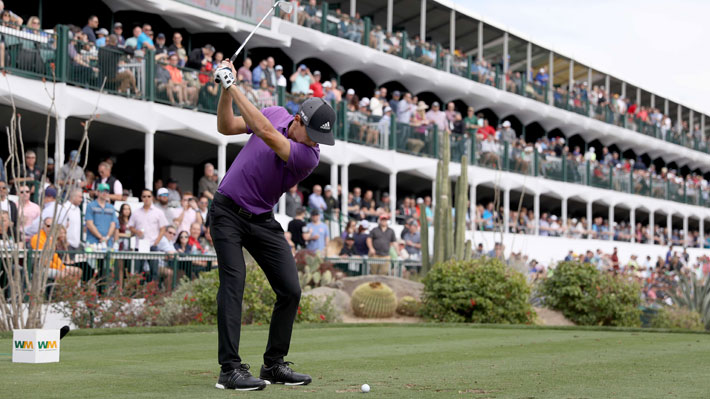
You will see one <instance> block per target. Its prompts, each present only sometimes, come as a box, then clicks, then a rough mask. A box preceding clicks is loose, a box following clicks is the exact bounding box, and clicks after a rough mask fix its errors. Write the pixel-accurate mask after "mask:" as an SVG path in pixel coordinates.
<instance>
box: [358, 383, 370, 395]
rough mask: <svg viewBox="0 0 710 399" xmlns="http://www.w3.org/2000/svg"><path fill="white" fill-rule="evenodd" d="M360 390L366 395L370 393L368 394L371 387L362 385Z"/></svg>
mask: <svg viewBox="0 0 710 399" xmlns="http://www.w3.org/2000/svg"><path fill="white" fill-rule="evenodd" d="M360 390H361V391H362V392H364V393H368V392H370V386H369V385H367V384H362V386H361V387H360Z"/></svg>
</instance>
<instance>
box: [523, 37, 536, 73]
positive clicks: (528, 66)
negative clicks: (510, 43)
mask: <svg viewBox="0 0 710 399" xmlns="http://www.w3.org/2000/svg"><path fill="white" fill-rule="evenodd" d="M531 69H532V43H530V42H528V45H527V54H526V55H525V79H527V82H530V81H532V79H533V77H534V75H533V74H532V70H531ZM528 75H530V76H528Z"/></svg>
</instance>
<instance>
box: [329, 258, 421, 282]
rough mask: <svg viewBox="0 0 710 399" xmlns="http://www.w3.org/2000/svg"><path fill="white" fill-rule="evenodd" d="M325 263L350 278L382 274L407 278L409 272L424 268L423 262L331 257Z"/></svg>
mask: <svg viewBox="0 0 710 399" xmlns="http://www.w3.org/2000/svg"><path fill="white" fill-rule="evenodd" d="M325 262H328V263H332V264H333V266H334V267H335V268H336V269H338V270H341V271H342V272H343V273H345V274H346V275H348V276H363V275H368V274H380V275H388V276H396V277H406V274H407V273H408V272H409V273H411V272H416V273H418V272H419V270H420V268H421V267H422V263H421V260H409V259H407V260H402V259H391V258H388V257H385V258H368V257H366V256H365V257H358V256H349V257H329V258H325Z"/></svg>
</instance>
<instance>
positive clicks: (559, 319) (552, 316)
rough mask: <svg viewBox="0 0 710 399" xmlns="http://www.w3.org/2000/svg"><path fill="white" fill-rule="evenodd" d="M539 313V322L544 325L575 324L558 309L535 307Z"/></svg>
mask: <svg viewBox="0 0 710 399" xmlns="http://www.w3.org/2000/svg"><path fill="white" fill-rule="evenodd" d="M533 309H535V313H537V318H538V324H540V325H542V326H573V325H575V324H574V323H572V322H571V321H569V320H567V318H566V317H565V316H564V315H563V314H562V312H558V311H556V310H552V309H547V308H538V307H534V308H533Z"/></svg>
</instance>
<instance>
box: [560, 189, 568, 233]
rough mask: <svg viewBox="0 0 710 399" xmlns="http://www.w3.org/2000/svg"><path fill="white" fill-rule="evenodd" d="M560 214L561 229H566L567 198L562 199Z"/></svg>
mask: <svg viewBox="0 0 710 399" xmlns="http://www.w3.org/2000/svg"><path fill="white" fill-rule="evenodd" d="M561 212H562V214H561V215H560V221H561V224H562V228H563V229H565V230H566V229H567V198H564V197H562V210H561Z"/></svg>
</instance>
